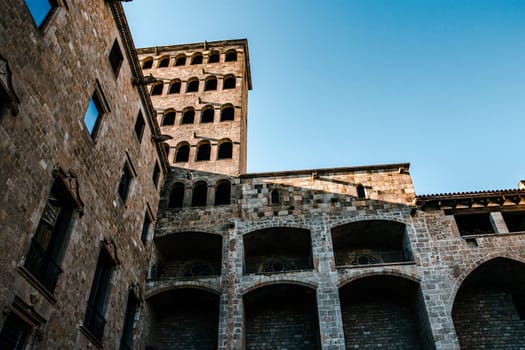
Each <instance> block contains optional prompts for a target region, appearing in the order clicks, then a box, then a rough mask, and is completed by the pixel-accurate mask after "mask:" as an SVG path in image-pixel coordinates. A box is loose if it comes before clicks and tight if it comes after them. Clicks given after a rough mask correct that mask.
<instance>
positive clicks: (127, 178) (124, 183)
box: [118, 163, 133, 202]
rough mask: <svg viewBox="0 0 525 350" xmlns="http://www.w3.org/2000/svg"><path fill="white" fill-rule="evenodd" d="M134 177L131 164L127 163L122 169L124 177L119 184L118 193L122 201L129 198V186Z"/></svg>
mask: <svg viewBox="0 0 525 350" xmlns="http://www.w3.org/2000/svg"><path fill="white" fill-rule="evenodd" d="M132 178H133V176H132V174H131V170H130V169H129V165H128V164H127V163H126V164H125V165H124V168H123V169H122V177H121V178H120V183H119V185H118V194H119V196H120V198H121V199H122V201H124V202H126V199H127V198H128V192H129V187H130V185H131V179H132Z"/></svg>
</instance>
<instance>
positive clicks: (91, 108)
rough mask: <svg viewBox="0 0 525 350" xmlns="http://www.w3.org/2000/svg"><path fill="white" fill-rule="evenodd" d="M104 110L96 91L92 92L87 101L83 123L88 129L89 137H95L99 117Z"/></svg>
mask: <svg viewBox="0 0 525 350" xmlns="http://www.w3.org/2000/svg"><path fill="white" fill-rule="evenodd" d="M103 112H104V110H103V108H102V103H101V99H100V97H99V95H98V93H97V92H95V93H94V94H93V96H92V97H91V100H90V101H89V104H88V108H87V110H86V113H85V114H84V125H85V126H86V128H87V129H88V131H89V134H90V135H91V137H93V138H95V136H96V134H97V131H98V129H99V126H100V119H101V117H102V114H103Z"/></svg>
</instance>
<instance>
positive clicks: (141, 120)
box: [135, 112, 146, 141]
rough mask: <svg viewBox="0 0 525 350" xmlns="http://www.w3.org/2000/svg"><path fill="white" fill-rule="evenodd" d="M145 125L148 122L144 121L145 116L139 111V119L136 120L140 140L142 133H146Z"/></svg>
mask: <svg viewBox="0 0 525 350" xmlns="http://www.w3.org/2000/svg"><path fill="white" fill-rule="evenodd" d="M145 126H146V123H144V117H143V116H142V112H139V115H138V116H137V121H136V122H135V134H136V135H137V138H138V139H139V141H142V135H144V127H145Z"/></svg>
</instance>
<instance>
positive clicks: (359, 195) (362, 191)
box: [356, 185, 366, 198]
mask: <svg viewBox="0 0 525 350" xmlns="http://www.w3.org/2000/svg"><path fill="white" fill-rule="evenodd" d="M356 190H357V198H366V192H365V187H364V186H363V185H357V188H356Z"/></svg>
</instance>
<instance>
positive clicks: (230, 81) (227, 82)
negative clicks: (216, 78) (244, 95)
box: [222, 75, 235, 89]
mask: <svg viewBox="0 0 525 350" xmlns="http://www.w3.org/2000/svg"><path fill="white" fill-rule="evenodd" d="M222 88H223V89H235V77H234V76H233V75H227V76H225V77H224V82H223V84H222Z"/></svg>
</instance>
